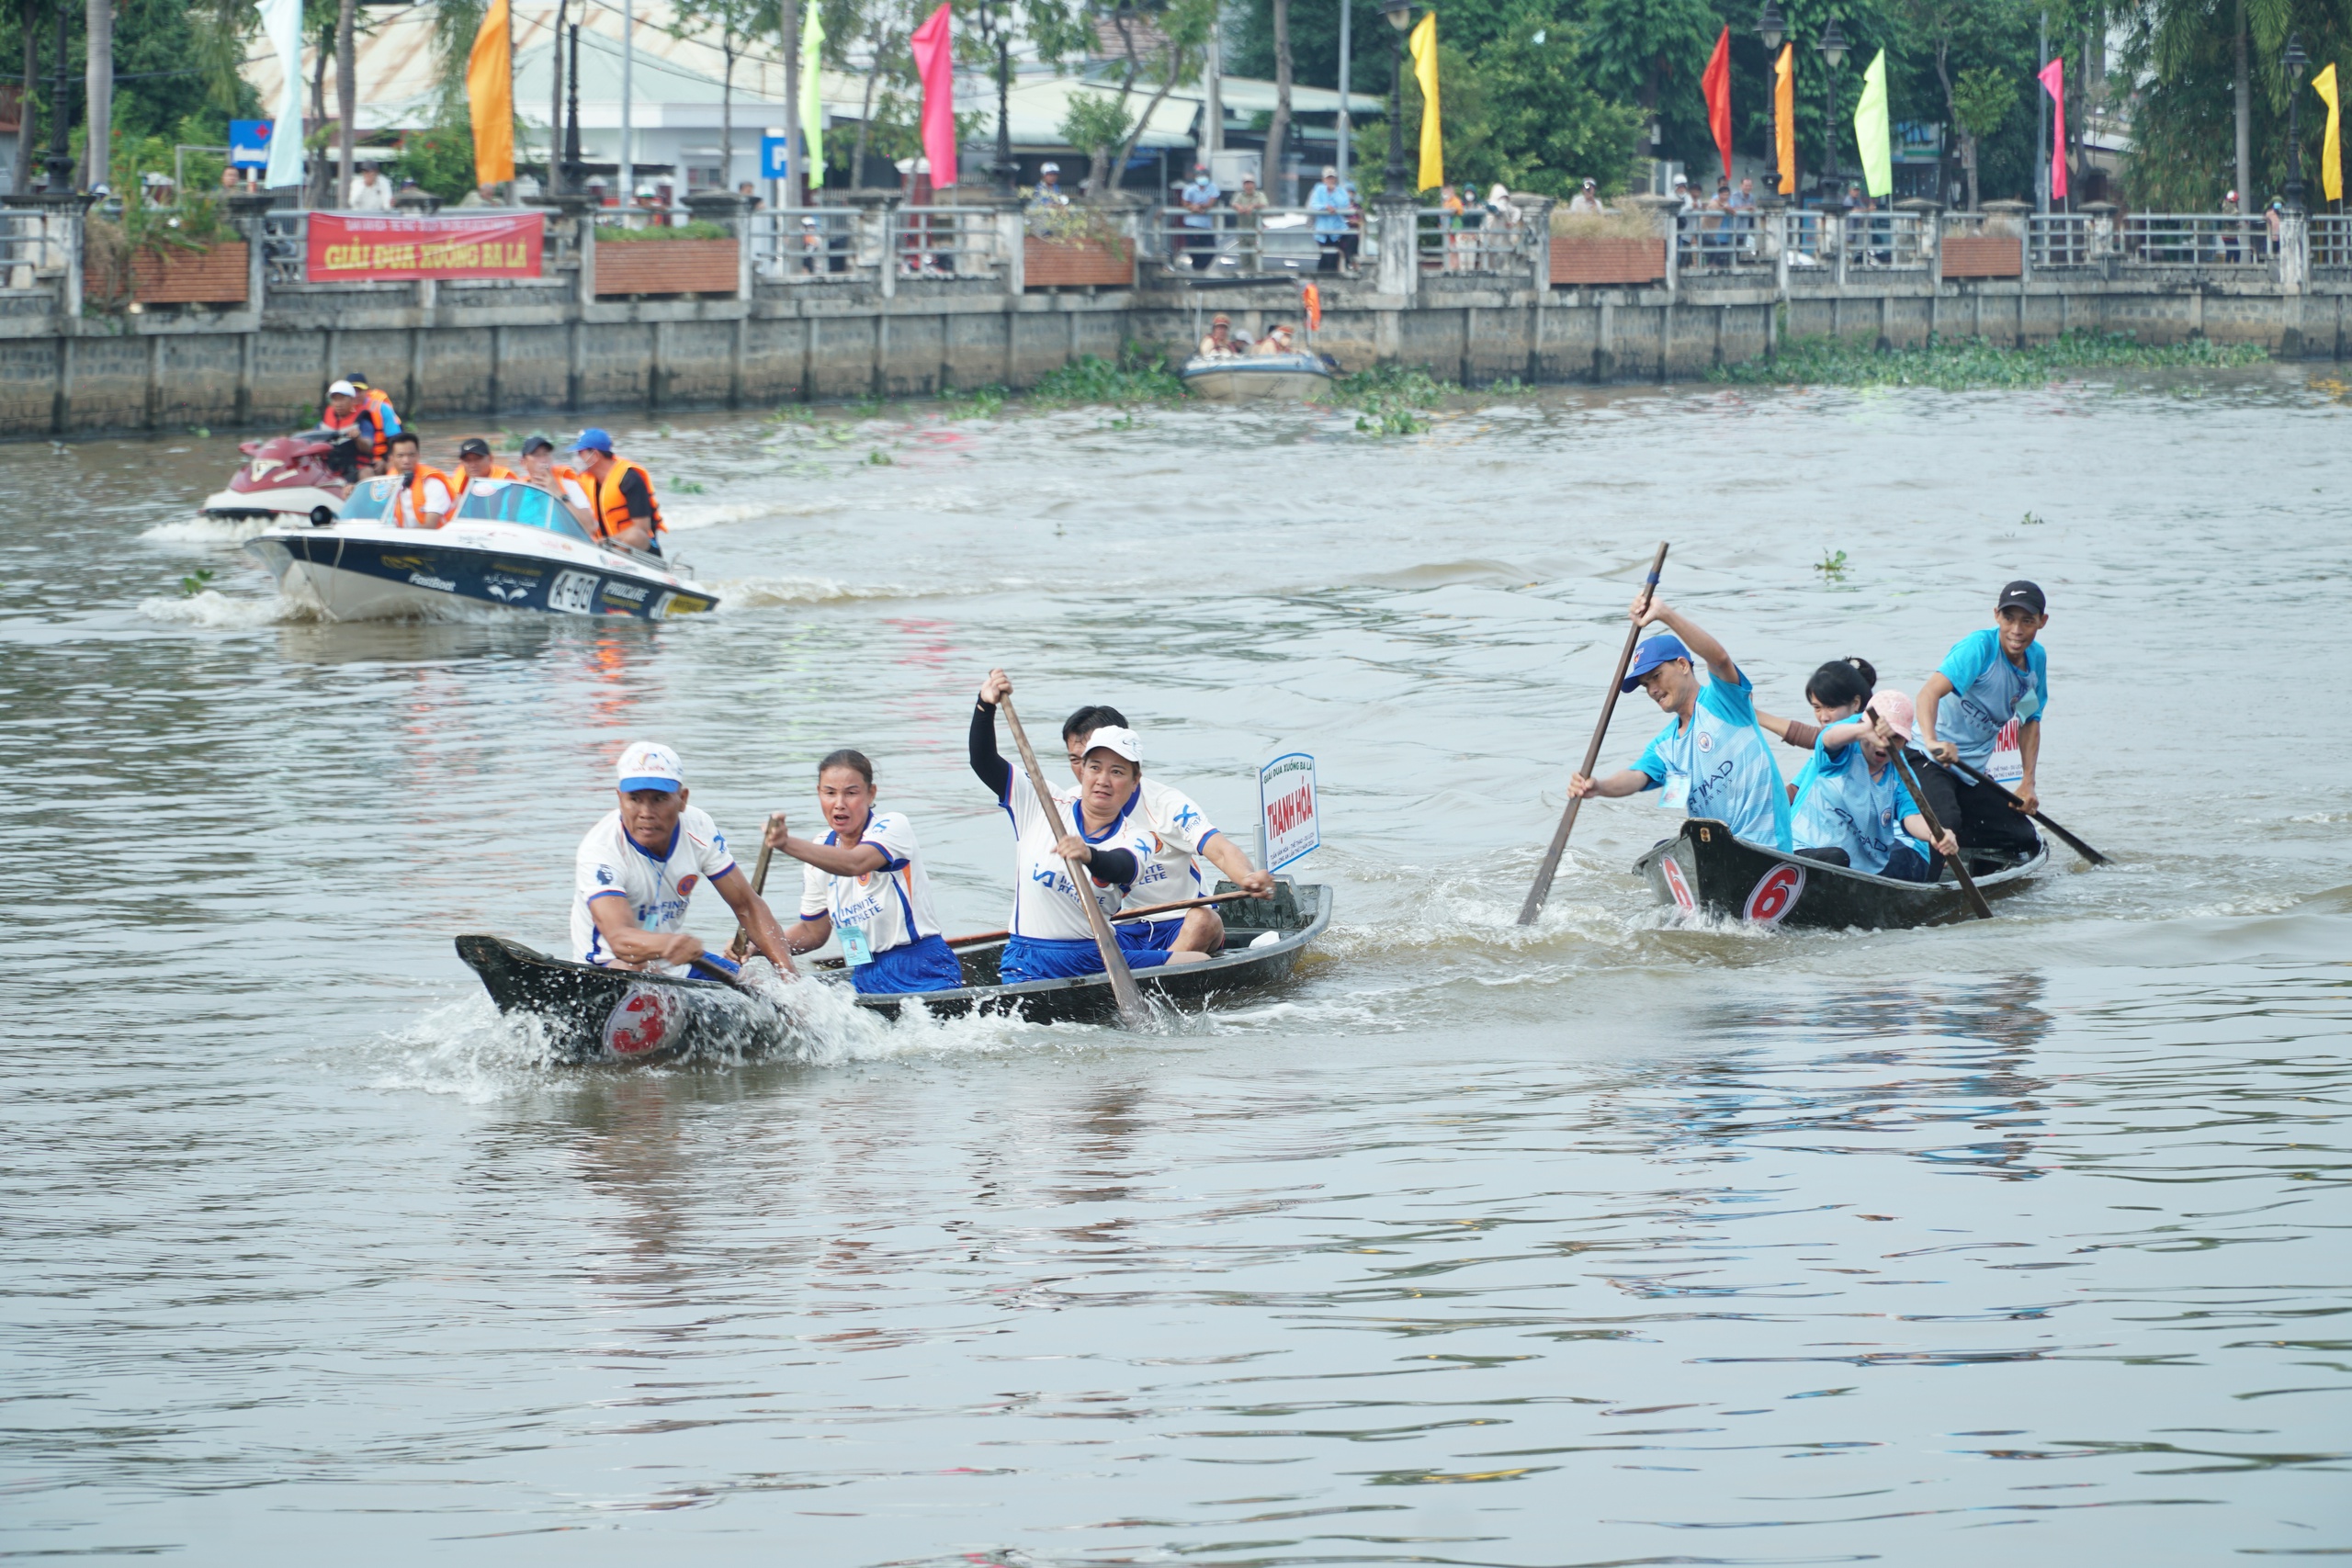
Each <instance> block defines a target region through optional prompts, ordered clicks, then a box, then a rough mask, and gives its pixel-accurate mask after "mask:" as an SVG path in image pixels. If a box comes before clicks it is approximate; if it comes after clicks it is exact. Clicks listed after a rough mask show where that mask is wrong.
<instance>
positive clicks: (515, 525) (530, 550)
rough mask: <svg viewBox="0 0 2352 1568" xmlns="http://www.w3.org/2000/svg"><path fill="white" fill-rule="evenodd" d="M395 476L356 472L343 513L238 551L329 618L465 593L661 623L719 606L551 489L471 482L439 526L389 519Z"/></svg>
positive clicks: (488, 600)
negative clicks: (596, 532)
mask: <svg viewBox="0 0 2352 1568" xmlns="http://www.w3.org/2000/svg"><path fill="white" fill-rule="evenodd" d="M400 489H401V479H399V478H398V477H396V476H393V475H385V476H383V477H381V478H378V479H363V480H361V481H360V482H359V483H358V484H357V485H356V486H354V487H353V489H352V492H351V495H350V497H349V499H348V500H347V501H345V502H344V503H343V507H342V513H341V515H340V516H338V517H336V518H334V519H332V520H330V521H329V522H328V523H327V524H325V525H321V526H314V527H301V526H289V527H281V528H276V529H272V530H270V531H269V532H267V533H265V534H262V535H260V536H257V537H255V538H253V539H250V540H247V541H246V543H245V549H246V551H247V552H248V553H249V554H251V555H253V556H254V558H257V559H259V560H260V562H261V563H262V565H263V566H265V567H266V568H267V569H268V570H269V573H270V575H271V576H272V577H275V578H276V579H277V590H278V592H279V593H280V594H282V595H284V596H285V597H286V598H287V599H288V600H291V601H293V602H295V603H297V604H302V605H304V606H305V607H307V608H310V609H313V610H316V611H318V612H319V613H320V614H322V615H325V616H327V617H328V618H329V619H330V620H340V621H365V620H388V619H397V618H400V617H402V616H408V615H432V614H435V612H437V611H442V610H445V609H446V608H447V606H448V605H449V604H452V603H467V604H479V605H482V606H484V607H487V608H492V609H503V610H522V611H536V612H538V613H541V614H545V615H628V616H631V617H634V618H636V619H639V620H653V621H658V620H662V619H665V618H667V617H669V616H671V615H693V614H696V613H699V612H701V611H705V610H709V609H713V608H715V607H716V606H717V605H718V594H717V593H715V592H712V591H711V590H710V589H708V588H706V587H704V586H703V585H702V584H700V583H698V582H695V581H692V580H690V579H688V578H685V577H683V576H681V575H679V574H678V572H677V571H675V570H673V565H672V563H670V562H668V561H665V560H663V559H662V558H661V557H659V556H651V555H644V554H640V553H639V552H637V551H635V550H624V549H621V548H619V547H616V546H614V545H611V544H609V543H599V542H598V541H596V540H594V539H591V538H590V537H589V536H588V535H587V533H586V531H585V530H583V529H582V527H581V526H580V525H579V524H578V523H577V522H575V521H574V520H573V519H572V516H571V513H570V512H569V511H568V510H567V509H566V508H565V507H564V505H563V503H562V502H560V501H559V500H558V499H557V498H556V496H555V495H554V494H553V493H551V492H550V491H545V490H541V489H540V488H539V487H538V486H537V485H535V484H532V483H530V482H529V481H527V480H524V479H477V480H474V481H473V482H472V483H470V484H469V485H468V486H467V487H466V493H465V496H464V498H463V499H462V500H460V501H459V502H458V506H457V510H456V512H455V513H454V514H453V515H452V516H451V517H450V518H449V520H448V522H447V523H446V524H444V525H442V526H441V527H439V528H403V527H400V526H398V525H396V524H395V523H394V522H393V521H392V519H391V512H392V503H393V501H394V499H395V498H396V497H397V496H398V494H399V493H400Z"/></svg>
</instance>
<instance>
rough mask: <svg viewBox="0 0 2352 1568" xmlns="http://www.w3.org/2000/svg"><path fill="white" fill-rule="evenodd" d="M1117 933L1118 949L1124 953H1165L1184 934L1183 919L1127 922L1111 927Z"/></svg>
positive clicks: (1180, 916)
mask: <svg viewBox="0 0 2352 1568" xmlns="http://www.w3.org/2000/svg"><path fill="white" fill-rule="evenodd" d="M1111 929H1112V930H1113V931H1117V932H1118V933H1119V948H1120V950H1121V951H1122V952H1125V953H1166V952H1167V951H1168V950H1169V949H1170V948H1171V947H1174V946H1175V945H1176V939H1177V938H1178V937H1180V936H1182V935H1183V934H1184V917H1183V916H1182V915H1179V916H1177V917H1176V918H1175V919H1172V920H1129V921H1128V922H1127V923H1126V924H1125V925H1121V926H1113V927H1112V928H1111Z"/></svg>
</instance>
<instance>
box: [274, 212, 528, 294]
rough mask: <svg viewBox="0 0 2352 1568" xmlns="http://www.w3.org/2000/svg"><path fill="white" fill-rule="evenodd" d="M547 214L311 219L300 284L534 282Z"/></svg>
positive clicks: (326, 215) (316, 215)
mask: <svg viewBox="0 0 2352 1568" xmlns="http://www.w3.org/2000/svg"><path fill="white" fill-rule="evenodd" d="M547 223H548V219H547V214H546V213H544V212H520V211H514V210H492V211H488V212H449V213H435V214H434V215H433V216H431V217H424V216H422V215H414V216H413V215H411V214H408V213H400V214H397V215H395V214H390V213H387V214H383V215H381V216H379V215H378V214H375V213H369V212H313V213H311V215H310V218H309V220H308V223H307V227H308V229H309V231H310V238H309V243H308V247H307V252H308V254H306V256H305V258H304V260H305V266H306V271H305V273H304V276H307V277H308V278H309V279H310V280H311V282H312V283H342V282H364V283H403V282H414V281H416V280H417V279H419V278H427V277H430V278H444V277H537V276H539V254H540V251H541V249H542V247H543V246H544V244H545V243H546V239H547Z"/></svg>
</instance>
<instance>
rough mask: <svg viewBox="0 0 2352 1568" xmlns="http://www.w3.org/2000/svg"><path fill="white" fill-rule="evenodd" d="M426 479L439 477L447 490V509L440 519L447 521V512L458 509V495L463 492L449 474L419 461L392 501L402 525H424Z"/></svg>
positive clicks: (416, 526) (414, 526)
mask: <svg viewBox="0 0 2352 1568" xmlns="http://www.w3.org/2000/svg"><path fill="white" fill-rule="evenodd" d="M427 479H439V480H440V481H441V486H442V488H443V489H444V490H447V491H448V492H449V511H448V512H445V513H442V514H441V520H442V521H443V522H444V523H447V521H448V520H449V513H453V512H455V511H457V510H458V496H459V495H461V494H462V493H464V492H463V491H461V490H460V489H459V487H458V486H457V485H455V484H453V483H451V482H450V479H449V476H448V475H447V474H445V473H443V472H442V471H441V470H440V469H438V468H427V467H426V466H425V465H424V464H423V463H419V464H418V465H417V466H416V472H414V473H413V474H411V475H410V476H409V479H408V488H407V489H406V490H405V491H402V492H401V497H400V499H399V500H398V501H396V502H394V503H393V504H394V506H395V507H396V508H397V510H398V511H399V513H400V522H401V525H402V526H404V527H413V528H421V527H423V526H424V481H425V480H427Z"/></svg>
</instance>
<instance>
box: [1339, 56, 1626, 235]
mask: <svg viewBox="0 0 2352 1568" xmlns="http://www.w3.org/2000/svg"><path fill="white" fill-rule="evenodd" d="M1442 25H1443V23H1442V22H1441V23H1440V26H1442ZM1537 30H1538V31H1540V32H1542V33H1543V35H1544V36H1543V37H1542V38H1541V39H1537V38H1536V37H1535V35H1534V33H1532V32H1526V33H1522V32H1517V31H1514V32H1511V33H1508V34H1502V35H1498V36H1496V37H1493V38H1492V39H1490V40H1489V41H1487V43H1486V45H1485V47H1484V48H1483V49H1478V50H1476V51H1475V52H1474V51H1473V49H1471V48H1469V47H1457V46H1455V45H1453V44H1451V43H1447V42H1445V41H1444V40H1443V37H1442V35H1441V37H1440V40H1439V43H1438V80H1439V83H1440V84H1441V85H1442V90H1443V93H1444V117H1443V122H1442V123H1443V130H1444V137H1445V172H1446V175H1447V176H1448V177H1449V178H1451V179H1453V181H1455V182H1456V183H1457V184H1462V185H1465V186H1486V185H1490V184H1497V183H1499V184H1502V185H1506V186H1510V188H1511V189H1513V190H1524V191H1536V192H1540V193H1543V194H1544V195H1549V196H1566V195H1567V194H1569V193H1570V192H1572V191H1574V190H1575V189H1577V186H1579V185H1580V184H1581V183H1582V182H1583V180H1584V179H1585V178H1586V177H1587V176H1590V177H1591V178H1593V179H1595V180H1597V181H1600V183H1601V184H1602V185H1603V186H1604V187H1607V188H1611V189H1614V188H1616V187H1617V186H1620V185H1621V183H1622V182H1623V175H1624V171H1625V169H1626V168H1627V167H1628V166H1629V165H1630V164H1631V163H1632V160H1633V158H1634V149H1635V148H1636V146H1637V145H1639V143H1640V141H1641V137H1642V131H1643V127H1644V126H1645V123H1646V118H1645V116H1644V114H1643V113H1642V111H1641V109H1640V108H1639V107H1635V106H1634V105H1632V104H1625V103H1611V102H1610V101H1608V100H1607V99H1605V98H1603V97H1602V96H1600V94H1599V93H1598V92H1596V91H1594V89H1593V88H1592V86H1591V85H1590V84H1589V80H1588V79H1587V77H1586V75H1585V71H1584V64H1583V61H1582V58H1581V53H1580V41H1581V40H1580V37H1579V33H1578V29H1577V28H1575V27H1573V26H1570V27H1568V28H1566V29H1565V31H1564V32H1555V30H1554V29H1553V28H1548V27H1547V28H1540V29H1537ZM1404 115H1405V124H1406V125H1407V126H1408V127H1410V126H1414V125H1418V124H1419V123H1420V116H1421V92H1420V84H1419V83H1418V82H1417V81H1415V80H1414V78H1413V75H1412V73H1410V72H1409V71H1408V72H1407V73H1406V75H1405V82H1404ZM1410 140H1411V138H1410V136H1409V134H1408V138H1407V141H1408V149H1407V158H1408V163H1409V161H1410V157H1411V152H1410V147H1409V142H1410ZM1387 157H1388V129H1387V127H1386V125H1385V123H1383V122H1381V121H1379V120H1373V121H1369V122H1367V123H1365V124H1364V125H1363V126H1360V127H1359V128H1358V129H1357V131H1356V158H1357V160H1358V162H1359V163H1361V164H1363V166H1364V167H1366V168H1375V169H1376V168H1378V167H1380V166H1381V165H1382V164H1384V163H1385V162H1386V161H1387Z"/></svg>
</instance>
